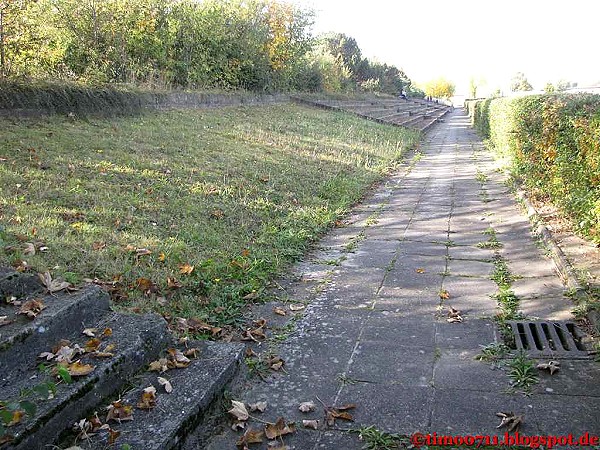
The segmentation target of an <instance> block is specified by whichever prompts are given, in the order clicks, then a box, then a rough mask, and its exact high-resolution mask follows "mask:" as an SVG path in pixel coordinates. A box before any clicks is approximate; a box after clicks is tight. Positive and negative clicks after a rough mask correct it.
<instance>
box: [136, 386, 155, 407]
mask: <svg viewBox="0 0 600 450" xmlns="http://www.w3.org/2000/svg"><path fill="white" fill-rule="evenodd" d="M155 406H156V388H155V387H154V386H148V387H147V388H145V389H144V390H143V391H142V396H141V398H140V401H139V402H138V404H137V407H138V408H139V409H152V408H154V407H155Z"/></svg>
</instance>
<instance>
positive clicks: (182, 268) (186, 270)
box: [179, 263, 194, 275]
mask: <svg viewBox="0 0 600 450" xmlns="http://www.w3.org/2000/svg"><path fill="white" fill-rule="evenodd" d="M193 271H194V266H192V265H190V264H189V263H185V264H180V265H179V273H180V274H182V275H190V274H191V273H192V272H193Z"/></svg>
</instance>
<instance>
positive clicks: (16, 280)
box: [0, 267, 44, 303]
mask: <svg viewBox="0 0 600 450" xmlns="http://www.w3.org/2000/svg"><path fill="white" fill-rule="evenodd" d="M43 291H44V286H43V285H42V282H41V281H40V279H39V278H38V277H37V276H36V275H32V274H26V273H19V272H16V271H14V270H12V269H7V268H5V267H0V300H4V299H5V298H6V297H11V296H14V297H17V298H26V297H28V296H30V295H35V294H38V293H41V292H43ZM0 303H1V302H0Z"/></svg>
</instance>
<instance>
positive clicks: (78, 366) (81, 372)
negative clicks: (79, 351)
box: [67, 361, 96, 377]
mask: <svg viewBox="0 0 600 450" xmlns="http://www.w3.org/2000/svg"><path fill="white" fill-rule="evenodd" d="M95 368H96V367H95V366H92V365H91V364H82V363H81V362H80V361H75V362H74V363H71V364H69V365H68V366H67V370H68V371H69V375H71V376H72V377H83V376H85V375H89V374H90V373H92V372H93V370H94V369H95Z"/></svg>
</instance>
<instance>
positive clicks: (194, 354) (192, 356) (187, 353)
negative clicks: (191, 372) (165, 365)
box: [183, 347, 200, 358]
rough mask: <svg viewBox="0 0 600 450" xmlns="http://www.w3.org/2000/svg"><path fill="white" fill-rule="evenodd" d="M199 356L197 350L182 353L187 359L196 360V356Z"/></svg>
mask: <svg viewBox="0 0 600 450" xmlns="http://www.w3.org/2000/svg"><path fill="white" fill-rule="evenodd" d="M199 354H200V349H199V348H195V347H194V348H188V349H187V350H186V351H185V352H183V355H184V356H187V357H188V358H197V357H198V355H199Z"/></svg>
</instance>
